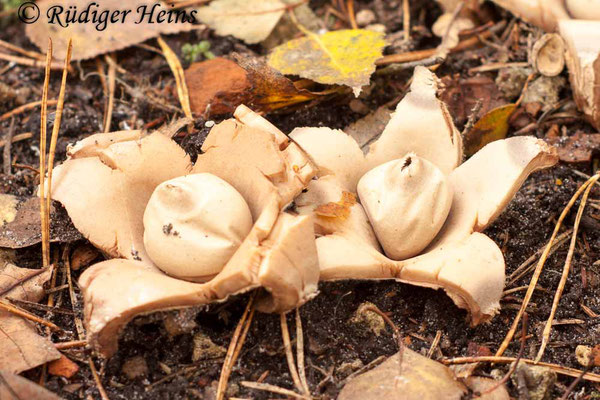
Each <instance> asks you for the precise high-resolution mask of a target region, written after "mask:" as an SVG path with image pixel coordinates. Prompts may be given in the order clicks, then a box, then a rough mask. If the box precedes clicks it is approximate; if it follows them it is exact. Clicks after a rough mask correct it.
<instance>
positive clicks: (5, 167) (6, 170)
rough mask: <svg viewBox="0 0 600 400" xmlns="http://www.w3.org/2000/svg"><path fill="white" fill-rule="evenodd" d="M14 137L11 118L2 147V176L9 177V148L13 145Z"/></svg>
mask: <svg viewBox="0 0 600 400" xmlns="http://www.w3.org/2000/svg"><path fill="white" fill-rule="evenodd" d="M14 135H15V119H14V118H12V119H11V120H10V127H9V128H8V134H7V135H6V145H5V146H4V151H3V154H2V156H3V158H4V165H3V167H2V171H3V172H4V175H10V174H11V165H10V164H11V163H10V160H11V153H10V151H11V148H12V143H13V137H14Z"/></svg>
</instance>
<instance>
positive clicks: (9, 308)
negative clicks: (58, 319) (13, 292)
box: [0, 300, 62, 332]
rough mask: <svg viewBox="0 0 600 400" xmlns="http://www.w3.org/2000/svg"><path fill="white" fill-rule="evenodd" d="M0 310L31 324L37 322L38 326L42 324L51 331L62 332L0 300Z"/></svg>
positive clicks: (48, 322) (35, 316)
mask: <svg viewBox="0 0 600 400" xmlns="http://www.w3.org/2000/svg"><path fill="white" fill-rule="evenodd" d="M0 308H2V309H3V310H6V311H8V312H9V313H11V314H15V315H18V316H20V317H23V318H25V319H28V320H30V321H33V322H37V323H38V324H42V325H44V326H47V327H48V328H50V329H51V330H53V331H59V332H62V328H60V327H59V326H56V325H55V324H53V323H52V322H50V321H46V320H45V319H43V318H40V317H38V316H37V315H33V314H31V313H29V312H27V311H25V310H23V309H21V308H19V307H17V306H14V305H12V304H10V303H8V302H6V301H4V300H0Z"/></svg>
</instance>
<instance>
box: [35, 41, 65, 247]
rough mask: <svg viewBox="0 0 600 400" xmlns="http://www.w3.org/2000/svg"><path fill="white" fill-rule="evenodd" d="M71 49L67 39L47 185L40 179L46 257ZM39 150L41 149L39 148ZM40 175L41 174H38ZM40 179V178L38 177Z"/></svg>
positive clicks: (49, 157)
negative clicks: (53, 183)
mask: <svg viewBox="0 0 600 400" xmlns="http://www.w3.org/2000/svg"><path fill="white" fill-rule="evenodd" d="M72 50H73V46H72V43H71V40H69V45H68V47H67V57H66V58H65V66H64V69H63V75H62V81H61V84H60V91H59V94H58V103H57V104H56V115H55V118H54V126H53V127H52V137H51V138H50V150H49V154H48V183H47V185H42V184H41V181H40V188H41V192H44V191H45V194H44V197H45V200H46V208H45V210H44V211H45V214H44V217H45V219H46V222H45V229H46V240H47V241H48V243H47V244H46V250H47V251H48V257H50V255H49V252H50V201H51V198H52V170H53V169H54V156H55V154H56V142H57V141H58V132H59V131H60V122H61V120H62V113H63V108H64V105H65V91H66V87H67V75H68V73H69V72H68V70H69V63H70V62H71V52H72ZM40 151H41V149H40ZM40 176H42V175H41V174H40ZM40 179H41V178H40Z"/></svg>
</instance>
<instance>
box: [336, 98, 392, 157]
mask: <svg viewBox="0 0 600 400" xmlns="http://www.w3.org/2000/svg"><path fill="white" fill-rule="evenodd" d="M392 114H393V113H392V111H390V109H388V108H387V107H385V106H383V107H379V108H378V109H377V110H375V112H372V113H370V114H368V115H367V116H365V117H363V118H361V119H359V120H358V121H356V122H353V123H352V124H350V125H348V126H347V127H346V128H344V132H346V133H347V134H348V135H350V136H351V137H352V138H353V139H354V140H356V143H358V146H359V147H360V149H361V150H362V151H363V153H364V154H367V152H368V151H369V144H371V143H372V142H373V141H375V140H376V139H377V138H378V137H379V136H380V135H381V133H382V132H383V130H384V129H385V126H386V125H387V123H388V122H390V119H391V118H392Z"/></svg>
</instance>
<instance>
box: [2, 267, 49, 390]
mask: <svg viewBox="0 0 600 400" xmlns="http://www.w3.org/2000/svg"><path fill="white" fill-rule="evenodd" d="M38 272H39V270H32V269H25V268H19V267H17V266H14V265H11V264H6V265H4V266H3V267H1V268H0V297H1V298H12V299H16V300H26V301H34V302H35V301H39V300H40V299H41V298H43V297H44V295H45V293H44V288H43V284H44V283H45V282H46V281H48V279H50V276H51V275H52V270H51V269H47V270H45V271H43V272H42V273H40V274H37V275H35V274H36V273H38ZM28 276H32V278H31V279H28V280H26V279H25V278H26V277H28ZM4 292H6V293H4ZM2 293H3V294H2ZM57 358H60V353H59V352H58V350H56V348H55V347H54V345H53V344H52V342H50V341H49V340H48V339H47V338H45V337H43V336H40V335H38V333H37V331H36V329H35V327H34V326H33V325H32V324H30V323H29V322H27V321H26V320H24V319H23V318H21V317H18V316H15V315H13V314H10V313H9V312H7V311H0V365H2V366H3V368H4V369H5V370H6V371H10V372H13V373H20V372H22V371H26V370H28V369H31V368H35V367H37V366H38V365H41V364H45V363H47V362H48V361H52V360H56V359H57ZM0 393H1V390H0Z"/></svg>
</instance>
